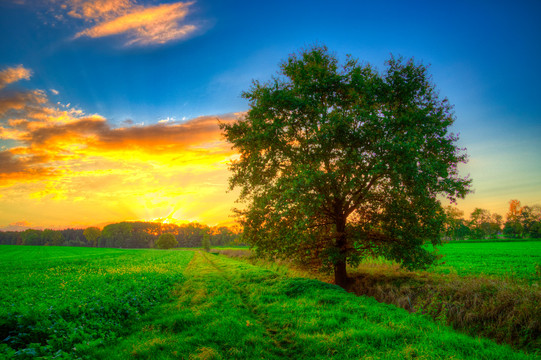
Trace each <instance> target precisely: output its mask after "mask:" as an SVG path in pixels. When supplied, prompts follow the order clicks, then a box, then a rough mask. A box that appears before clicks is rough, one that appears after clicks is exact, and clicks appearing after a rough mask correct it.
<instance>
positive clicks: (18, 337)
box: [0, 245, 193, 358]
mask: <svg viewBox="0 0 541 360" xmlns="http://www.w3.org/2000/svg"><path fill="white" fill-rule="evenodd" d="M192 256H193V253H192V252H163V251H153V250H118V249H94V248H71V247H39V246H7V245H5V246H0V272H1V274H2V275H1V276H0V289H1V290H0V291H1V294H0V338H1V339H2V340H3V342H2V343H0V354H1V353H2V352H4V351H5V352H6V353H8V354H9V355H8V357H13V356H15V354H17V355H18V357H21V358H25V357H28V358H31V357H37V356H49V357H51V358H52V356H57V357H56V358H62V356H64V355H65V354H71V355H70V356H68V357H67V358H76V357H78V356H84V355H85V354H87V353H88V351H89V349H92V348H94V347H96V346H99V345H101V344H107V343H111V342H112V341H114V340H115V339H117V338H118V337H119V336H120V335H121V334H122V333H123V331H124V327H125V326H127V325H129V324H131V323H135V322H137V321H139V319H140V317H141V315H142V314H143V313H145V312H146V311H148V310H149V309H151V308H152V307H153V306H154V305H156V304H158V303H160V302H163V301H164V299H167V298H168V295H169V293H170V291H171V288H172V287H173V286H174V285H175V284H178V283H180V282H182V281H183V280H184V276H183V275H182V271H183V269H184V268H185V266H186V265H187V264H188V262H189V261H190V259H191V258H192ZM2 349H3V350H4V351H2ZM12 349H14V350H16V351H17V352H15V351H12ZM0 356H1V355H0Z"/></svg>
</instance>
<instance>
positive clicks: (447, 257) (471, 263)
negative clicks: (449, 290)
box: [434, 241, 541, 282]
mask: <svg viewBox="0 0 541 360" xmlns="http://www.w3.org/2000/svg"><path fill="white" fill-rule="evenodd" d="M439 253H440V254H442V255H444V257H443V258H442V259H441V261H440V264H439V265H438V266H437V267H435V268H434V271H435V272H438V273H444V274H447V273H456V274H458V275H479V274H483V275H493V276H499V277H513V278H517V279H524V280H527V281H529V282H534V281H540V280H541V241H512V242H479V243H460V242H450V243H446V244H445V245H443V246H441V247H439Z"/></svg>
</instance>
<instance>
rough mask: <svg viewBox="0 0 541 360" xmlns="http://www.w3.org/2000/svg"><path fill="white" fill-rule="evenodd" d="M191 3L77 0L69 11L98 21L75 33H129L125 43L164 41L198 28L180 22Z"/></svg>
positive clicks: (190, 32)
mask: <svg viewBox="0 0 541 360" xmlns="http://www.w3.org/2000/svg"><path fill="white" fill-rule="evenodd" d="M192 4H193V3H191V2H177V3H172V4H162V5H157V6H149V7H143V6H136V5H133V4H132V3H131V2H130V1H125V0H121V1H108V0H99V1H86V2H84V1H76V2H74V5H72V6H73V7H74V8H75V9H74V10H72V11H70V12H69V13H68V14H70V15H72V16H75V17H80V18H84V19H85V20H87V21H95V22H97V24H96V25H94V26H93V27H91V28H88V29H85V30H83V31H81V32H79V33H77V34H76V35H75V37H76V38H78V37H81V36H88V37H91V38H99V37H104V36H112V35H126V36H127V37H128V38H129V41H128V42H127V43H126V45H133V44H139V45H150V44H164V43H166V42H169V41H173V40H178V39H182V38H185V37H187V36H189V35H190V34H192V33H193V32H194V31H195V30H196V29H197V27H196V26H195V25H191V24H181V21H182V20H184V18H185V17H186V15H187V14H188V7H189V6H190V5H192Z"/></svg>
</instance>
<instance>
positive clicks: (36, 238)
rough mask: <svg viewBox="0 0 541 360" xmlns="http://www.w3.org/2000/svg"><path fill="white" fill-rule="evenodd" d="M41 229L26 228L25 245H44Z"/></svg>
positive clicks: (23, 236) (23, 234)
mask: <svg viewBox="0 0 541 360" xmlns="http://www.w3.org/2000/svg"><path fill="white" fill-rule="evenodd" d="M41 234H42V232H41V231H40V230H34V229H26V230H25V231H23V233H22V244H23V245H43V239H42V236H41Z"/></svg>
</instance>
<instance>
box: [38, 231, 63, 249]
mask: <svg viewBox="0 0 541 360" xmlns="http://www.w3.org/2000/svg"><path fill="white" fill-rule="evenodd" d="M41 236H42V238H43V241H44V245H49V246H62V245H63V244H64V237H63V236H62V233H61V232H60V231H57V230H51V229H45V230H43V233H42V235H41Z"/></svg>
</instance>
